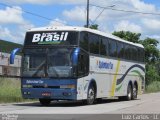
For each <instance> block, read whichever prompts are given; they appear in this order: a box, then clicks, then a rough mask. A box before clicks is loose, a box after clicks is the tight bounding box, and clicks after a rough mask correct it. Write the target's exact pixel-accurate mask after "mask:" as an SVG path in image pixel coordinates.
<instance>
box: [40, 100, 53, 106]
mask: <svg viewBox="0 0 160 120" xmlns="http://www.w3.org/2000/svg"><path fill="white" fill-rule="evenodd" d="M39 102H40V103H41V105H43V106H48V105H49V104H50V103H51V100H50V99H39Z"/></svg>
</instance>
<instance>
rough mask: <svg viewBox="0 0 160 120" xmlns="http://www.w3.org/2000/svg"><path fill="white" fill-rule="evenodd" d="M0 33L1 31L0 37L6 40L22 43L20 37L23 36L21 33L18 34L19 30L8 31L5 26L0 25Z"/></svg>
mask: <svg viewBox="0 0 160 120" xmlns="http://www.w3.org/2000/svg"><path fill="white" fill-rule="evenodd" d="M0 33H1V36H0V39H3V40H8V41H11V42H16V43H22V41H23V39H22V37H23V36H22V34H19V33H20V32H19V33H18V32H13V31H10V30H9V29H8V28H6V27H2V26H0Z"/></svg>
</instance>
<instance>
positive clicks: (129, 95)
mask: <svg viewBox="0 0 160 120" xmlns="http://www.w3.org/2000/svg"><path fill="white" fill-rule="evenodd" d="M132 96H133V90H132V86H131V84H129V85H128V88H127V96H126V97H125V98H126V100H127V101H129V100H131V99H132Z"/></svg>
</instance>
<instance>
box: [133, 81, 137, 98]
mask: <svg viewBox="0 0 160 120" xmlns="http://www.w3.org/2000/svg"><path fill="white" fill-rule="evenodd" d="M137 93H138V89H137V85H136V84H134V85H133V94H132V100H135V99H137Z"/></svg>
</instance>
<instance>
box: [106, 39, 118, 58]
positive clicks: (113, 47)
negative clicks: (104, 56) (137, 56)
mask: <svg viewBox="0 0 160 120" xmlns="http://www.w3.org/2000/svg"><path fill="white" fill-rule="evenodd" d="M108 51H109V56H110V57H117V44H116V41H114V40H109V50H108Z"/></svg>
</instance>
